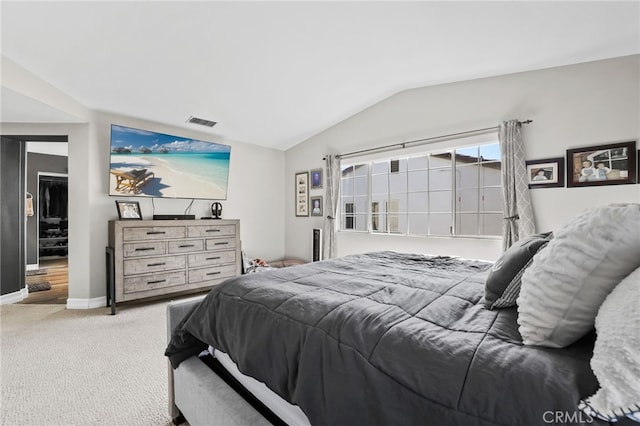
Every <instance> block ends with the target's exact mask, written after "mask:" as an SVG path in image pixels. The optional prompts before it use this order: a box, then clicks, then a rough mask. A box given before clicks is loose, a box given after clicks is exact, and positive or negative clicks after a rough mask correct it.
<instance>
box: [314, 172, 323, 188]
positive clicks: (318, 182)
mask: <svg viewBox="0 0 640 426" xmlns="http://www.w3.org/2000/svg"><path fill="white" fill-rule="evenodd" d="M320 188H322V169H315V170H311V189H320Z"/></svg>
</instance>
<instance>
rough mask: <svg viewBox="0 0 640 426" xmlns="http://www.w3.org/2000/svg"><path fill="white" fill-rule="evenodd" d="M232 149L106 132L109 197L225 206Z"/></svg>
mask: <svg viewBox="0 0 640 426" xmlns="http://www.w3.org/2000/svg"><path fill="white" fill-rule="evenodd" d="M230 154H231V147H230V146H228V145H223V144H218V143H214V142H205V141H200V140H196V139H187V138H183V137H179V136H172V135H166V134H163V133H156V132H150V131H146V130H140V129H133V128H130V127H124V126H117V125H112V126H111V160H110V161H111V163H110V167H109V195H125V196H126V195H135V196H148V197H168V198H196V199H215V200H224V199H226V198H227V183H228V179H229V161H230Z"/></svg>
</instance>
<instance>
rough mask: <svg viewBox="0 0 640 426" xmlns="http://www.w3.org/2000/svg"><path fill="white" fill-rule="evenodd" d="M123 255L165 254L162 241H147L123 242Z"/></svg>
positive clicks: (164, 246)
mask: <svg viewBox="0 0 640 426" xmlns="http://www.w3.org/2000/svg"><path fill="white" fill-rule="evenodd" d="M122 246H123V249H122V253H123V256H124V257H138V256H148V255H152V254H156V255H158V254H167V251H166V245H165V243H164V241H148V242H144V243H126V244H123V245H122Z"/></svg>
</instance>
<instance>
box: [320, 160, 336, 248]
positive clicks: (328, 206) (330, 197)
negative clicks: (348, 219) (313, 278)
mask: <svg viewBox="0 0 640 426" xmlns="http://www.w3.org/2000/svg"><path fill="white" fill-rule="evenodd" d="M325 176H326V177H327V179H326V190H325V198H324V199H325V205H324V211H325V214H326V215H327V216H326V217H325V219H324V237H323V240H324V244H323V248H322V258H323V259H332V258H334V257H336V256H337V255H338V247H337V244H336V233H337V232H338V219H337V216H338V197H339V196H340V157H339V156H337V155H327V156H325Z"/></svg>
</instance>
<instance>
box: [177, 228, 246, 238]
mask: <svg viewBox="0 0 640 426" xmlns="http://www.w3.org/2000/svg"><path fill="white" fill-rule="evenodd" d="M188 228H189V231H188V235H189V238H193V237H217V236H222V237H225V236H231V235H236V227H235V225H196V226H189V227H188Z"/></svg>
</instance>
